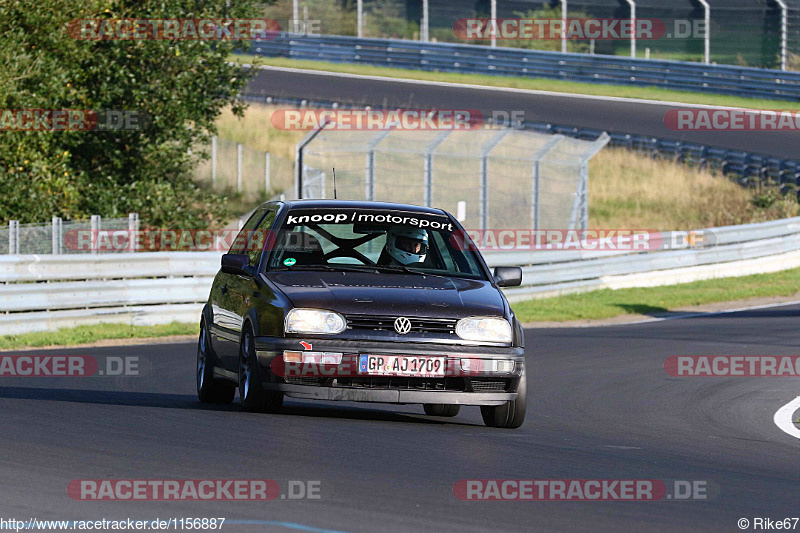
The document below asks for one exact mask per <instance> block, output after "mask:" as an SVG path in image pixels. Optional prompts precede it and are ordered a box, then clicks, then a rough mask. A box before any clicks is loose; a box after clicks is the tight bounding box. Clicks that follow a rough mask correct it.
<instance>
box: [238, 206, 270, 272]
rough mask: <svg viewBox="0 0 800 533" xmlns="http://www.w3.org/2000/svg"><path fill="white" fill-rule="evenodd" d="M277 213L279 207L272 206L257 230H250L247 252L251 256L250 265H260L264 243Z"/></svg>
mask: <svg viewBox="0 0 800 533" xmlns="http://www.w3.org/2000/svg"><path fill="white" fill-rule="evenodd" d="M277 213H278V208H277V207H275V206H271V207H270V208H269V210H268V211H267V214H266V215H264V218H263V219H262V220H261V222H260V223H259V224H258V227H257V228H256V229H255V231H252V232H250V239H249V241H248V243H247V251H246V252H245V253H246V254H247V255H248V256H249V257H250V266H253V267H257V266H258V262H259V261H260V260H261V252H262V251H263V250H264V244H265V243H266V242H267V237H268V236H269V230H270V229H272V224H273V223H274V222H275V215H277Z"/></svg>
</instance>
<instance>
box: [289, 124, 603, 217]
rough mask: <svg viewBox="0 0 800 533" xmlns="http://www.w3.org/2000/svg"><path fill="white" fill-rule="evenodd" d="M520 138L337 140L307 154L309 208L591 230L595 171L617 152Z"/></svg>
mask: <svg viewBox="0 0 800 533" xmlns="http://www.w3.org/2000/svg"><path fill="white" fill-rule="evenodd" d="M608 140H609V137H608V135H606V134H603V135H602V136H601V137H600V138H599V139H597V140H595V141H583V140H578V139H573V138H569V137H564V136H561V135H546V134H541V133H534V132H530V131H523V130H517V129H489V128H486V129H478V130H468V131H457V130H452V131H403V130H397V129H387V130H383V131H377V132H376V131H352V130H350V131H348V130H336V129H335V124H334V123H328V124H326V126H325V127H323V128H322V129H320V130H315V131H314V132H311V133H309V135H307V136H306V138H305V139H304V140H303V141H301V143H299V144H298V148H297V161H296V163H295V165H296V167H297V168H298V169H301V170H300V172H299V173H298V174H297V175H296V184H295V187H296V189H295V190H296V195H297V196H298V197H300V198H333V197H334V180H333V173H334V169H335V173H336V196H337V198H339V199H347V200H362V199H365V200H378V201H391V202H399V203H409V204H416V205H425V206H435V207H440V208H442V209H445V210H447V211H449V212H451V213H454V214H456V217H457V218H458V219H459V220H460V221H461V222H462V224H463V225H464V226H465V227H466V228H468V229H477V230H494V229H504V228H520V229H521V228H530V229H535V230H539V229H585V228H586V227H587V226H588V198H587V191H588V187H587V182H588V164H589V160H590V159H591V158H592V157H593V156H594V155H595V154H596V153H597V152H598V151H599V150H601V149H602V148H603V147H604V146H605V145H606V143H607V142H608Z"/></svg>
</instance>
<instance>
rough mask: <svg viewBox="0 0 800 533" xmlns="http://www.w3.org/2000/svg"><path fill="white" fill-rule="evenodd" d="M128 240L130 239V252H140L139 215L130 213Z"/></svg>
mask: <svg viewBox="0 0 800 533" xmlns="http://www.w3.org/2000/svg"><path fill="white" fill-rule="evenodd" d="M128 238H129V239H130V250H131V252H136V251H138V250H139V213H128Z"/></svg>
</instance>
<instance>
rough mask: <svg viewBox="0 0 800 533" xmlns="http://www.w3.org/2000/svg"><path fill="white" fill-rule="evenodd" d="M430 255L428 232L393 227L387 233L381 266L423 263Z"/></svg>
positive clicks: (418, 229)
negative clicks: (427, 255)
mask: <svg viewBox="0 0 800 533" xmlns="http://www.w3.org/2000/svg"><path fill="white" fill-rule="evenodd" d="M427 253H428V232H426V231H425V230H424V229H420V228H402V227H392V228H389V230H388V231H387V232H386V245H385V246H384V247H383V251H382V252H381V257H380V259H378V264H379V265H390V266H397V265H411V264H414V263H422V262H423V261H425V256H426V254H427Z"/></svg>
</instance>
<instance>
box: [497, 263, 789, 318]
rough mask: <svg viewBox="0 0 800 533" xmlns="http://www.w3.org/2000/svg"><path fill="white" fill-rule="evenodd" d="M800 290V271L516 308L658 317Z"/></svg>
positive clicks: (521, 312)
mask: <svg viewBox="0 0 800 533" xmlns="http://www.w3.org/2000/svg"><path fill="white" fill-rule="evenodd" d="M798 287H800V268H794V269H791V270H784V271H781V272H775V273H771V274H754V275H751V276H742V277H735V278H721V279H712V280H704V281H695V282H692V283H682V284H679V285H667V286H664V287H646V288H635V289H617V290H611V289H603V290H599V291H594V292H587V293H582V294H568V295H564V296H556V297H554V298H543V299H540V300H526V301H524V302H518V303H516V304H514V305H513V306H512V307H513V308H514V312H515V313H516V314H517V317H518V318H519V320H520V321H521V322H523V323H529V322H543V321H553V322H564V321H567V320H593V319H604V318H614V317H617V316H621V315H645V316H651V315H657V314H660V313H667V312H669V311H675V310H678V309H681V308H685V307H688V306H693V305H703V304H710V303H717V302H730V301H734V300H744V299H747V298H757V297H774V296H792V295H794V294H797V293H798Z"/></svg>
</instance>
